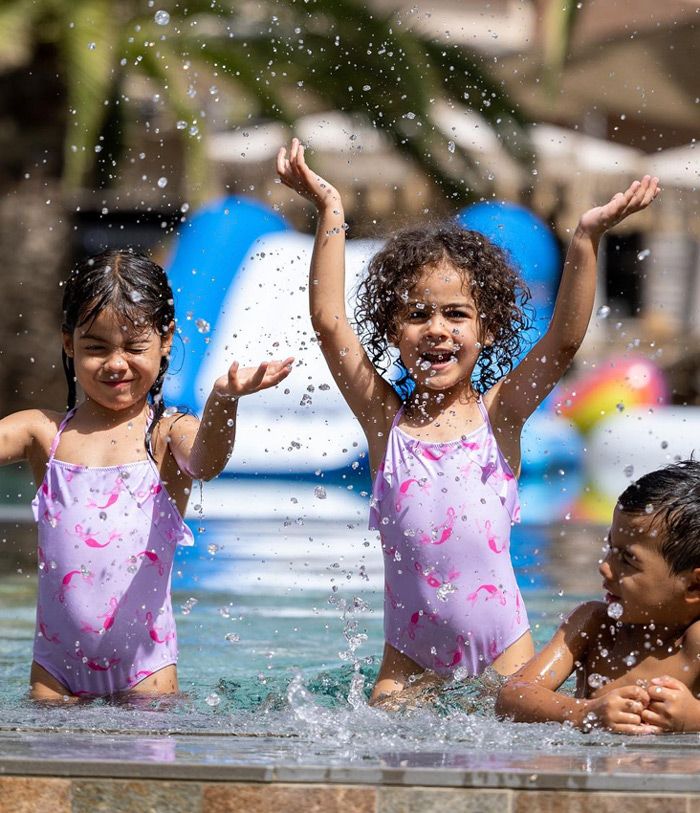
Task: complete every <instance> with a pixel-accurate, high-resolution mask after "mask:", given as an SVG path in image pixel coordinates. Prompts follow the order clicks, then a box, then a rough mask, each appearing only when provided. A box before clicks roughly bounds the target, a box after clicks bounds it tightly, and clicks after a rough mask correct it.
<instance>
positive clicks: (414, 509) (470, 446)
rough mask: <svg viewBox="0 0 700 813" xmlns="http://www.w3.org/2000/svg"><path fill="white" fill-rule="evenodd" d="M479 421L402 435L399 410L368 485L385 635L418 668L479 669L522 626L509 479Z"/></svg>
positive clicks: (516, 510)
mask: <svg viewBox="0 0 700 813" xmlns="http://www.w3.org/2000/svg"><path fill="white" fill-rule="evenodd" d="M479 409H480V411H481V414H482V416H483V419H484V423H483V424H482V425H481V426H480V427H478V428H477V429H476V430H474V431H473V432H470V433H469V434H468V435H465V436H463V437H461V438H459V439H458V440H454V441H449V442H445V443H429V442H425V441H422V440H418V439H417V438H414V437H411V436H410V435H408V434H406V433H405V432H403V431H402V430H401V429H400V428H399V426H398V422H399V420H400V417H401V413H402V411H403V410H400V411H399V413H398V415H397V416H396V418H395V419H394V423H393V425H392V428H391V432H390V434H389V439H388V443H387V449H386V454H385V457H384V461H383V463H382V466H381V467H380V470H379V472H378V474H377V477H376V479H375V482H374V489H373V494H372V501H371V504H370V528H371V529H373V530H378V531H379V532H380V535H381V543H382V549H383V552H384V571H385V593H384V637H385V639H386V641H387V642H388V643H389V644H391V646H393V647H394V648H395V649H397V650H399V652H402V653H404V654H405V655H407V656H408V657H409V658H411V659H412V660H414V661H415V662H416V663H417V664H419V665H420V666H422V667H423V668H424V669H431V670H433V671H435V672H437V673H438V674H441V675H444V676H449V675H450V674H452V673H453V672H454V670H455V669H457V668H460V669H466V670H467V673H468V674H469V675H479V674H481V672H483V671H484V669H485V668H486V667H487V666H489V665H490V664H491V663H493V661H494V660H495V659H496V658H497V657H498V656H499V655H500V654H501V653H502V652H503V651H504V650H505V649H507V647H509V646H510V645H511V644H512V643H514V642H515V641H517V640H518V638H520V637H521V636H522V635H523V634H524V633H526V632H527V631H528V629H529V623H528V619H527V613H526V611H525V606H524V604H523V601H522V597H521V595H520V591H519V589H518V585H517V583H516V580H515V573H514V572H513V564H512V562H511V558H510V552H509V542H510V532H511V526H512V524H513V523H514V522H518V521H519V519H520V503H519V500H518V488H517V482H516V480H515V477H514V475H513V472H512V471H511V469H510V467H509V466H508V463H507V462H506V460H505V458H504V457H503V455H502V454H501V452H500V450H499V448H498V444H497V442H496V438H495V437H494V434H493V430H492V429H491V424H490V422H489V417H488V413H487V411H486V407H485V406H484V405H483V402H482V401H481V399H480V400H479Z"/></svg>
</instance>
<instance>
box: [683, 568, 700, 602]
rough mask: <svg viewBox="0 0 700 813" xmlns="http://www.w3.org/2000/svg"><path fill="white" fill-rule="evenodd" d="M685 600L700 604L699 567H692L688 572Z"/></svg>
mask: <svg viewBox="0 0 700 813" xmlns="http://www.w3.org/2000/svg"><path fill="white" fill-rule="evenodd" d="M685 600H686V601H687V602H688V604H700V567H696V568H693V570H691V571H690V573H689V574H688V582H687V586H686V591H685Z"/></svg>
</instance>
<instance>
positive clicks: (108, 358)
mask: <svg viewBox="0 0 700 813" xmlns="http://www.w3.org/2000/svg"><path fill="white" fill-rule="evenodd" d="M171 343H172V329H171V330H170V332H169V333H168V335H167V336H165V337H161V336H160V335H159V334H158V333H156V332H155V331H154V330H153V328H152V327H150V326H144V327H143V328H139V327H138V326H134V325H132V324H131V322H129V320H128V319H125V318H124V317H120V316H119V315H118V314H116V313H115V312H114V311H113V310H111V309H106V310H104V311H102V312H101V313H100V314H98V316H97V317H96V318H95V319H94V320H93V321H92V322H88V323H87V324H84V325H80V326H78V327H77V328H76V329H75V330H74V331H73V334H72V335H69V334H64V336H63V346H64V348H65V351H66V353H67V354H68V355H69V356H73V362H74V364H75V377H76V378H77V380H78V383H79V384H80V386H81V388H82V389H83V392H84V393H85V395H86V396H87V397H88V398H90V399H91V400H93V401H95V402H96V403H98V404H100V405H101V406H103V407H105V408H107V409H111V410H117V411H121V410H123V409H128V408H129V407H131V406H134V405H135V404H138V403H139V402H140V401H143V400H144V399H145V398H146V396H147V395H148V391H149V390H150V389H151V387H152V386H153V383H154V381H155V380H156V378H157V377H158V372H159V370H160V363H161V359H162V358H163V356H164V355H167V354H168V352H169V350H170V345H171Z"/></svg>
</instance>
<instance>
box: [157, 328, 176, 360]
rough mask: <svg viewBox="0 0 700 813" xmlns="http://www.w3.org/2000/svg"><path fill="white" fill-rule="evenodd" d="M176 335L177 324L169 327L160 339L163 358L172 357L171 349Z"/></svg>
mask: <svg viewBox="0 0 700 813" xmlns="http://www.w3.org/2000/svg"><path fill="white" fill-rule="evenodd" d="M174 335H175V322H171V323H170V324H169V325H168V329H167V331H166V332H165V333H164V334H163V335H162V336H161V339H160V352H161V355H163V356H169V355H170V348H171V347H172V346H173V336H174Z"/></svg>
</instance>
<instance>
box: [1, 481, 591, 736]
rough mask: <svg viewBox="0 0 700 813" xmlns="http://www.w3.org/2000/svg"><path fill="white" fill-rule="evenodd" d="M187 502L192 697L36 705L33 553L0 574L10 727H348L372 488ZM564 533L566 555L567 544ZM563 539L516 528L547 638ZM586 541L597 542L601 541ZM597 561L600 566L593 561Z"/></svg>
mask: <svg viewBox="0 0 700 813" xmlns="http://www.w3.org/2000/svg"><path fill="white" fill-rule="evenodd" d="M252 489H254V492H253V491H252ZM248 490H250V493H247V491H248ZM234 498H235V504H236V505H237V506H239V507H238V508H237V509H235V510H233V509H232V507H231V506H232V500H233V499H234ZM192 503H193V507H192V516H191V517H190V524H191V526H192V527H193V529H194V530H195V531H196V537H197V544H196V546H195V547H194V548H181V549H180V550H179V552H178V556H177V558H176V564H175V569H174V575H173V589H174V600H173V606H174V609H175V612H176V616H177V621H178V632H179V642H180V663H179V674H180V683H181V687H182V689H183V692H184V693H185V697H184V698H183V699H182V700H181V701H179V702H176V703H175V704H174V706H173V704H172V702H162V703H155V704H148V707H147V708H139V709H133V708H129V707H123V706H114V705H113V704H107V703H103V702H95V703H92V704H89V705H86V706H84V707H81V708H79V709H70V710H67V709H51V708H41V709H38V708H37V707H36V705H35V704H32V703H31V702H29V701H28V700H27V699H26V686H27V675H28V667H29V663H30V660H31V647H32V640H33V634H34V602H35V589H36V587H35V576H34V570H33V567H32V566H31V565H30V566H25V567H21V568H15V572H11V573H8V574H7V575H5V576H4V577H3V579H2V581H0V670H1V675H2V682H3V692H2V693H0V715H1V718H2V720H3V725H4V726H15V727H22V728H27V727H34V726H44V725H48V726H57V727H60V726H64V725H66V724H69V723H70V725H75V724H76V721H80V724H81V725H84V726H87V727H91V728H98V729H110V730H121V729H124V730H129V729H132V728H133V727H134V726H137V727H139V728H143V727H144V726H145V727H146V728H149V729H151V728H152V729H153V730H164V731H165V730H173V729H176V730H178V731H198V730H201V729H212V728H214V729H217V730H223V731H231V732H235V731H239V730H243V728H244V729H245V730H246V731H248V732H260V731H262V730H265V731H269V730H270V727H271V726H272V727H273V728H275V729H276V730H277V731H278V733H288V732H290V731H293V730H294V728H295V727H296V726H298V725H299V722H300V720H301V721H304V720H305V721H306V722H308V723H309V724H310V725H312V726H320V728H321V729H322V728H323V727H324V725H330V726H331V727H332V726H333V723H332V722H331V719H332V717H333V715H335V716H336V717H337V716H338V715H341V716H342V715H344V714H346V713H348V714H349V716H348V718H347V720H346V722H345V724H346V725H348V726H350V729H352V728H353V726H354V723H353V719H354V718H353V715H352V713H351V711H352V709H354V711H355V713H356V714H359V712H358V711H357V709H358V707H359V706H364V700H363V698H365V697H366V695H367V692H368V690H369V687H370V686H371V684H372V682H373V680H374V677H375V675H376V671H377V668H378V660H379V656H380V654H381V650H382V642H383V635H382V595H381V586H382V581H383V580H382V561H381V553H380V550H379V544H378V540H377V536H376V534H375V533H374V532H370V531H368V530H367V529H366V519H365V517H366V499H365V497H363V496H360V495H355V494H353V493H349V492H348V491H347V490H344V489H342V488H338V487H335V488H333V487H328V488H326V487H325V486H324V487H319V486H318V485H317V484H313V483H310V482H309V483H307V482H300V481H294V482H285V481H274V482H267V483H265V484H263V485H262V487H261V484H260V483H255V484H253V483H242V484H238V485H236V486H234V487H232V486H231V484H230V483H220V484H214V485H211V486H209V487H208V488H207V491H206V492H205V493H204V495H197V494H196V495H194V496H193V500H192ZM556 533H559V532H558V531H556V532H555V536H556ZM28 537H29V538H30V539H31V531H29V533H28ZM556 538H557V539H559V540H561V537H556ZM564 539H565V542H564V543H563V544H561V543H560V544H559V547H560V548H561V552H560V553H561V555H563V554H564V553H566V547H567V545H568V544H569V542H567V541H566V537H564ZM555 545H556V543H555V542H553V541H552V531H551V529H550V530H549V531H546V530H543V529H540V530H536V529H532V528H525V529H523V528H516V530H515V533H514V537H513V543H512V551H513V559H514V562H515V566H516V570H517V573H518V578H519V581H520V584H521V585H522V589H523V593H524V596H525V599H526V602H527V605H528V609H529V613H530V617H531V623H532V624H533V630H534V633H535V637H536V639H537V640H538V641H539V642H540V643H542V642H543V641H544V640H546V639H547V637H548V636H549V634H550V633H551V631H552V629H553V628H554V627H555V626H556V624H557V622H558V620H559V618H560V616H561V614H562V612H565V611H566V610H567V609H568V608H569V607H571V606H572V605H573V604H574V603H575V602H576V601H577V600H578V598H579V597H580V596H572V595H568V594H564V593H563V591H562V590H561V589H560V588H559V587H558V585H557V584H556V583H557V581H558V576H557V573H556V567H555V566H554V565H553V564H552V560H553V559H556V558H557V555H555V554H554V547H555ZM590 547H591V550H590V551H589V553H590V554H595V545H590ZM18 569H21V570H22V572H21V573H20V572H17V570H18ZM590 570H592V571H593V572H595V567H594V564H591V566H590ZM567 593H568V591H567ZM480 691H481V688H480V687H478V686H477V687H476V688H474V687H471V688H465V687H454V688H453V689H452V690H451V691H450V692H448V694H447V697H446V700H445V701H444V703H443V704H442V706H441V709H440V711H439V712H438V716H437V717H436V718H435V720H434V722H433V724H431V725H430V726H429V727H428V729H426V730H424V731H423V733H422V740H423V741H424V742H425V744H427V743H429V742H430V741H431V736H432V737H438V739H440V741H442V738H443V737H447V739H448V740H449V739H450V735H449V733H448V732H449V728H450V722H449V720H450V719H451V715H452V714H453V713H454V715H457V716H459V714H460V713H462V714H463V706H465V705H466V706H467V707H471V706H472V705H473V700H472V698H471V696H472V695H473V694H474V693H477V694H478V693H479V692H480ZM492 693H493V692H492V691H491V694H492ZM486 694H487V695H488V694H489V692H488V691H486ZM484 703H485V705H484V714H485V716H486V717H488V714H486V709H487V707H488V701H487V700H486V701H484ZM150 705H153V708H150ZM363 713H368V714H373V713H374V712H372V711H370V710H369V709H364V711H363ZM328 714H330V715H331V718H329V717H328V716H327V715H328ZM359 720H360V718H359V717H358V718H357V730H356V731H354V732H352V733H353V736H354V737H360V738H361V736H362V733H363V732H364V731H365V723H360V722H359ZM145 721H148V722H145ZM493 722H494V721H493V720H492V719H490V720H489V726H488V727H485V729H484V730H485V731H486V728H489V727H490V726H491V724H493ZM515 730H519V728H518V727H516V728H515ZM428 731H433V733H432V734H431V735H429V734H428ZM439 732H441V733H439ZM371 740H372V737H370V738H369V739H368V744H370V742H371Z"/></svg>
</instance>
